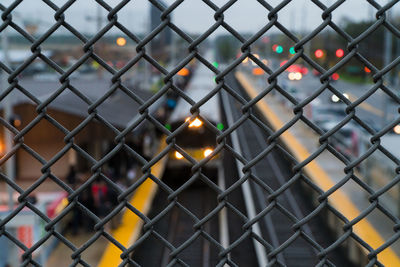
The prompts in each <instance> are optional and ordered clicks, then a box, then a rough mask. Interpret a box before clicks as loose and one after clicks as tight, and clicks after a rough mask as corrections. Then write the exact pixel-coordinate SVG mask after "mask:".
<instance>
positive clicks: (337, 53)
mask: <svg viewBox="0 0 400 267" xmlns="http://www.w3.org/2000/svg"><path fill="white" fill-rule="evenodd" d="M336 56H337V57H343V56H344V51H343V49H340V48H339V49H337V50H336Z"/></svg>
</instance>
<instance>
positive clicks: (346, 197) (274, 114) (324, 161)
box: [235, 71, 400, 266]
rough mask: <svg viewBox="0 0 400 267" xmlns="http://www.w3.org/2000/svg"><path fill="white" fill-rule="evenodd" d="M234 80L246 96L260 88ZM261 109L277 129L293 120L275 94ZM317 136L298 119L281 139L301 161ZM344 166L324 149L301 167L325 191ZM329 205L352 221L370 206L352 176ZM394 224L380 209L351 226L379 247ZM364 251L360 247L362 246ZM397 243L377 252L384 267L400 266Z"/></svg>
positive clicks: (340, 175) (314, 146) (265, 99)
mask: <svg viewBox="0 0 400 267" xmlns="http://www.w3.org/2000/svg"><path fill="white" fill-rule="evenodd" d="M235 76H236V79H237V80H238V82H239V83H240V85H241V86H242V87H243V89H244V90H245V91H246V93H247V94H248V95H249V97H250V98H255V97H256V96H257V95H258V94H259V93H260V92H261V90H262V89H263V88H261V83H259V82H258V81H257V80H255V79H254V78H252V77H249V76H248V75H247V74H245V73H244V72H240V71H239V72H237V73H236V74H235ZM257 108H258V109H259V110H260V112H261V113H262V115H263V116H264V117H265V119H266V120H267V121H268V122H269V123H270V125H271V127H272V128H273V129H274V130H275V131H276V130H278V129H280V128H282V126H283V125H284V124H285V123H287V122H289V121H290V120H291V119H293V117H294V114H293V111H292V110H291V109H290V108H288V107H286V106H284V105H283V104H282V103H281V101H280V100H279V99H278V97H277V96H273V95H271V94H268V95H267V96H265V97H263V98H262V99H261V100H259V101H258V102H257ZM318 139H319V136H318V135H317V134H316V133H314V132H313V131H312V130H311V129H310V128H309V127H308V126H307V125H306V124H304V123H302V122H297V123H295V124H294V125H293V126H291V127H290V128H289V129H288V130H287V131H285V132H284V133H283V134H282V135H281V141H283V143H284V145H285V146H286V147H287V149H288V150H289V151H290V152H291V154H292V155H293V156H295V158H296V159H297V160H298V161H299V162H300V161H303V160H305V159H306V158H308V157H309V156H310V155H311V154H312V153H313V152H315V151H316V150H317V148H318V147H319V146H320V144H319V141H318ZM344 168H345V165H344V164H343V163H342V162H341V161H339V160H338V159H337V158H336V157H335V156H334V155H332V154H330V152H328V151H325V152H323V153H322V154H320V155H319V156H318V157H317V158H315V159H314V160H312V161H311V162H310V163H309V164H307V165H306V166H305V167H304V170H305V172H306V173H307V175H308V177H309V178H311V179H312V180H313V182H314V183H315V184H317V185H318V186H319V188H321V189H322V190H324V191H325V192H326V191H327V190H328V189H330V188H332V187H333V186H335V185H337V184H338V183H340V182H341V181H342V180H343V179H344V178H345V176H346V174H345V172H344ZM328 199H329V202H330V204H331V205H332V206H333V207H335V208H336V209H337V210H338V211H339V212H341V213H342V214H343V215H344V216H345V217H346V218H347V219H348V220H353V219H354V218H356V217H357V216H359V215H360V213H361V212H362V211H365V210H366V209H368V208H371V207H370V202H369V201H368V194H367V192H366V191H365V190H364V189H363V188H361V187H360V186H359V185H358V184H357V183H355V182H354V181H352V180H351V179H350V180H349V181H347V182H346V183H345V184H343V185H342V186H341V187H340V190H337V191H335V192H334V193H333V194H331V195H330V196H329V198H328ZM394 226H395V224H394V223H393V222H392V221H391V220H389V219H387V218H386V216H385V215H383V214H382V213H381V212H380V211H378V210H377V209H374V211H372V212H371V213H370V214H369V215H368V216H367V217H366V218H365V219H362V220H361V221H359V222H357V223H356V224H355V225H354V226H353V232H354V233H356V234H357V235H358V236H359V237H361V238H362V239H363V240H364V241H365V242H367V243H368V244H369V245H370V246H371V247H372V248H373V249H378V248H379V247H381V246H382V245H383V244H384V242H386V241H388V240H389V239H390V238H392V237H393V235H394V234H395V232H394V231H393V227H394ZM361 250H363V248H361ZM399 256H400V242H394V243H393V244H391V245H390V247H389V248H385V249H384V250H383V251H382V253H380V254H379V256H378V258H379V260H380V261H381V262H382V263H384V264H385V266H400V258H399Z"/></svg>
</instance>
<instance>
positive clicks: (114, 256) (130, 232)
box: [97, 138, 167, 267]
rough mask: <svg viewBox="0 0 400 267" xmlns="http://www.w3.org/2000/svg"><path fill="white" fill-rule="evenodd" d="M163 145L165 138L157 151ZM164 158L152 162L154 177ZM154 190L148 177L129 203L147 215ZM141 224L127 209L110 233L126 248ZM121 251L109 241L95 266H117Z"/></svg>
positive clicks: (137, 235)
mask: <svg viewBox="0 0 400 267" xmlns="http://www.w3.org/2000/svg"><path fill="white" fill-rule="evenodd" d="M165 147H166V143H165V138H162V139H161V142H160V148H159V149H158V152H161V151H162V150H163V149H164V148H165ZM166 160H167V156H164V157H163V158H162V159H161V160H159V161H158V162H157V163H156V164H154V166H153V167H151V173H152V174H153V175H154V176H155V177H157V178H159V179H161V176H162V175H163V173H164V169H165V164H166ZM156 192H157V184H156V183H154V182H153V181H152V180H151V179H150V178H147V180H146V181H144V182H143V183H142V184H141V185H140V186H139V187H138V189H137V190H136V191H135V193H134V195H133V196H132V198H131V200H130V201H129V203H130V204H131V205H132V206H134V207H135V208H136V209H138V210H139V211H140V212H141V213H143V214H145V215H147V214H148V212H149V210H150V207H151V203H152V202H153V198H154V197H155V194H156ZM142 225H143V221H142V219H140V218H139V217H138V216H137V215H136V214H134V213H133V212H132V211H130V210H128V209H127V210H126V211H125V213H124V214H123V217H122V221H121V225H120V226H119V227H118V228H117V229H115V230H114V231H112V233H111V235H112V236H113V237H114V238H115V240H117V241H118V242H119V243H121V244H122V245H123V246H124V247H126V248H127V247H129V246H131V245H132V244H133V243H134V242H135V241H136V240H137V239H138V238H139V234H140V230H141V228H142ZM121 253H122V252H121V250H120V249H119V248H118V247H116V246H115V245H114V244H112V243H109V244H108V245H107V247H106V250H105V252H104V254H103V256H102V258H101V260H100V262H99V264H98V265H97V266H98V267H110V266H118V265H119V264H121V262H122V259H121V257H120V254H121Z"/></svg>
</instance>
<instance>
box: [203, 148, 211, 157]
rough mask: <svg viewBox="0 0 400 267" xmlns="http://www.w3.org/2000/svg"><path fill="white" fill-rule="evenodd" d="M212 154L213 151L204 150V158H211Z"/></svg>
mask: <svg viewBox="0 0 400 267" xmlns="http://www.w3.org/2000/svg"><path fill="white" fill-rule="evenodd" d="M212 152H213V150H212V149H210V148H207V149H206V150H204V157H205V158H206V157H208V156H210V155H211V153H212Z"/></svg>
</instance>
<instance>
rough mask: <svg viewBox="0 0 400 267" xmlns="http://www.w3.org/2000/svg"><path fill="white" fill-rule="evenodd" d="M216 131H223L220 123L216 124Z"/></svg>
mask: <svg viewBox="0 0 400 267" xmlns="http://www.w3.org/2000/svg"><path fill="white" fill-rule="evenodd" d="M217 129H218V130H220V131H222V130H223V129H224V125H223V124H222V123H221V122H220V123H218V124H217Z"/></svg>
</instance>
